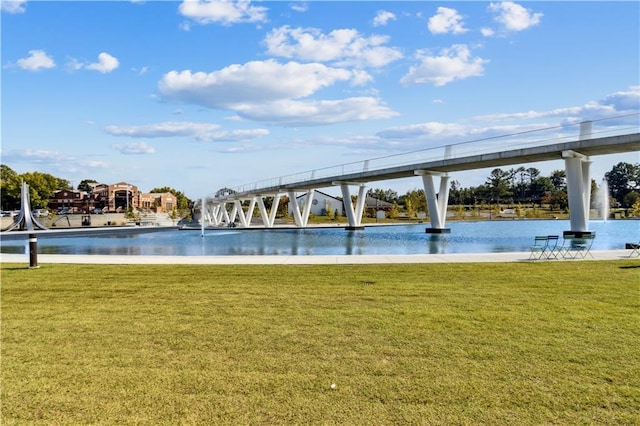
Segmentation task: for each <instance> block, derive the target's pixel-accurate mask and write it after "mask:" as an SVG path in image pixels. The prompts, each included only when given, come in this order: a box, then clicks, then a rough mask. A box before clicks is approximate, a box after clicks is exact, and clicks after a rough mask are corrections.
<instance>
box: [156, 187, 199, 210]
mask: <svg viewBox="0 0 640 426" xmlns="http://www.w3.org/2000/svg"><path fill="white" fill-rule="evenodd" d="M149 192H151V193H152V194H163V193H165V192H169V193H171V194H173V195H175V197H176V202H177V204H178V205H177V208H178V210H179V211H181V212H183V211H185V210H187V211H188V210H191V208H192V207H193V201H191V200H190V199H189V198H187V196H186V195H184V194H183V193H182V192H180V191H178V190H176V189H173V188H170V187H168V186H163V187H162V188H153V189H152V190H151V191H149Z"/></svg>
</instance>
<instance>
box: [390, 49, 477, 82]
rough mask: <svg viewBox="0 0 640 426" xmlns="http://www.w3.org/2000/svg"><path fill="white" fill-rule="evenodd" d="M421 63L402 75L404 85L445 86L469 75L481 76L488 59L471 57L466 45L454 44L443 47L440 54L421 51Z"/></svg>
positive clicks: (419, 55)
mask: <svg viewBox="0 0 640 426" xmlns="http://www.w3.org/2000/svg"><path fill="white" fill-rule="evenodd" d="M418 57H419V59H420V60H421V62H420V64H418V65H417V66H413V67H411V68H410V69H409V72H408V73H407V74H406V75H405V76H404V77H402V79H401V80H400V82H401V83H402V84H403V85H409V84H433V85H434V86H444V85H445V84H448V83H451V82H452V81H454V80H463V79H465V78H469V77H477V76H481V75H483V73H484V64H485V63H486V62H487V60H485V59H482V58H473V57H471V52H470V50H469V48H468V47H467V46H466V45H463V44H459V45H453V46H451V47H450V48H448V49H443V50H442V52H441V54H440V56H425V54H423V53H421V52H419V54H418Z"/></svg>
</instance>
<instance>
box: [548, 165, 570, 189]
mask: <svg viewBox="0 0 640 426" xmlns="http://www.w3.org/2000/svg"><path fill="white" fill-rule="evenodd" d="M550 179H551V184H552V185H553V187H554V188H555V189H556V191H561V190H563V191H566V189H567V172H565V171H564V170H554V171H553V172H551V176H550Z"/></svg>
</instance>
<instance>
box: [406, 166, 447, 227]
mask: <svg viewBox="0 0 640 426" xmlns="http://www.w3.org/2000/svg"><path fill="white" fill-rule="evenodd" d="M414 173H415V174H416V175H419V176H422V183H423V185H424V193H425V197H426V198H427V208H428V210H429V221H430V222H431V228H427V229H426V230H425V232H427V233H432V234H444V233H449V232H450V231H451V230H450V229H449V228H445V227H444V224H445V222H446V219H447V207H448V205H449V175H447V174H446V173H438V172H430V171H428V170H416V171H415V172H414ZM434 176H440V190H439V191H438V192H437V193H436V187H435V184H434V182H433V177H434Z"/></svg>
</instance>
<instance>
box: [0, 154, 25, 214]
mask: <svg viewBox="0 0 640 426" xmlns="http://www.w3.org/2000/svg"><path fill="white" fill-rule="evenodd" d="M20 185H21V179H20V176H18V174H17V173H16V172H15V171H13V169H11V167H9V166H7V165H5V164H0V205H1V206H2V210H16V209H18V208H20Z"/></svg>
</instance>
